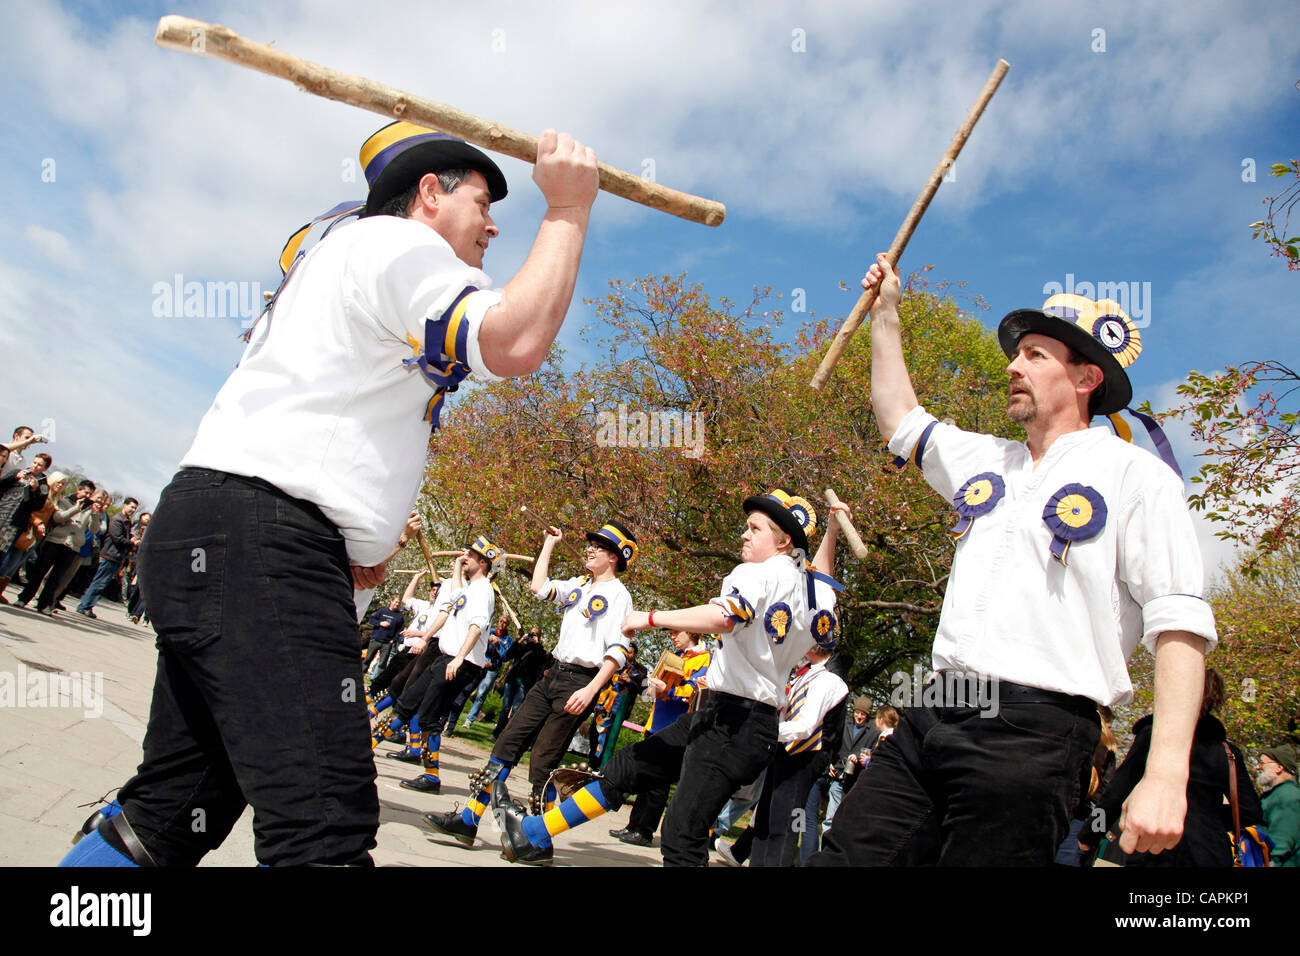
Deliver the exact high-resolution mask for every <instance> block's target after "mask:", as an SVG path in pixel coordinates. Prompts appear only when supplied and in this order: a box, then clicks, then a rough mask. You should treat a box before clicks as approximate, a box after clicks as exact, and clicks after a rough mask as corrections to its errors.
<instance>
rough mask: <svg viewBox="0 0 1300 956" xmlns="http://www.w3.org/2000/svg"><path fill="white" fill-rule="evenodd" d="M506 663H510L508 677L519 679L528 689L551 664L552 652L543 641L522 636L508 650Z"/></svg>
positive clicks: (525, 688)
mask: <svg viewBox="0 0 1300 956" xmlns="http://www.w3.org/2000/svg"><path fill="white" fill-rule="evenodd" d="M505 663H506V664H509V665H510V670H509V672H508V673H507V674H506V677H507V678H508V679H510V680H517V681H519V682H520V683H522V684H523V685H524V690H527V689H528V688H530V687H532V686H533V685H534V684H536V683H537V681H538V679H539V678H540V677H541V676H542V672H543V671H544V670H546V668H548V667H550V666H551V653H550V651H548V650H547V649H546V648H545V647H543V646H542V642H541V641H525V640H523V639H522V638H521V639H520V640H517V641H515V642H514V644H512V645H511V647H510V650H508V651H507V652H506V657H505Z"/></svg>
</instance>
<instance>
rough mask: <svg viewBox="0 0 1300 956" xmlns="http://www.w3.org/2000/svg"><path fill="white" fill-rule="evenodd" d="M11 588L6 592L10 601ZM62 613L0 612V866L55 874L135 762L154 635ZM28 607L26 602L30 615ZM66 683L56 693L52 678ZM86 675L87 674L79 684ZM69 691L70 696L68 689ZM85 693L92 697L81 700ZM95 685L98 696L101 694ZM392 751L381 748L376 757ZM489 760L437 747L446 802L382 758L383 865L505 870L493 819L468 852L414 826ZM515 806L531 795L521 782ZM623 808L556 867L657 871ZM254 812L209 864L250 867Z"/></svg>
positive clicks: (655, 854) (116, 611)
mask: <svg viewBox="0 0 1300 956" xmlns="http://www.w3.org/2000/svg"><path fill="white" fill-rule="evenodd" d="M17 594H18V589H17V588H16V587H11V588H9V590H8V591H7V592H6V596H7V597H8V598H9V600H10V601H13V600H16V598H17ZM64 603H65V604H66V605H67V607H68V608H69V610H68V611H65V612H61V613H59V614H58V615H57V616H56V617H54V618H53V619H51V618H47V617H44V616H42V615H39V614H37V613H36V612H35V611H34V610H20V609H17V608H14V607H13V606H0V865H3V866H47V865H52V864H54V863H56V862H58V860H59V859H60V858H61V857H62V856H63V854H64V853H65V852H66V851H67V848H68V846H69V843H70V840H71V837H72V834H73V833H75V832H76V831H77V830H78V829H79V828H80V826H81V824H82V822H83V821H84V820H85V818H86V817H87V816H88V815H89V814H90V812H91V810H90V808H89V807H88V806H85V805H86V804H92V803H94V802H95V801H96V800H97V798H98V797H100V795H102V794H104V793H107V792H108V791H110V790H112V789H113V788H115V787H118V786H120V785H121V784H122V783H123V782H125V781H126V779H127V778H128V777H130V776H131V774H132V773H133V772H134V771H135V768H136V765H137V764H138V763H139V760H140V742H141V740H142V739H143V737H144V727H145V721H146V720H147V719H148V716H149V699H150V693H151V690H152V688H153V674H154V666H155V663H156V652H155V650H154V644H153V638H154V635H153V631H152V630H151V629H150V628H147V627H144V626H141V625H134V624H132V623H131V622H130V620H129V619H128V618H127V616H126V612H125V610H124V609H123V608H122V606H121V605H120V604H114V603H111V602H101V603H100V605H99V607H97V608H96V614H98V615H99V619H98V620H94V621H92V620H90V619H88V618H85V617H82V616H81V615H79V614H76V613H74V612H73V611H72V610H71V609H72V608H73V607H75V606H76V604H75V600H69V601H65V602H64ZM34 606H35V605H34V604H33V607H34ZM59 674H64V675H68V676H69V677H70V678H71V680H69V681H66V682H64V687H63V688H62V693H60V688H59V687H58V686H56V685H55V684H54V683H53V681H52V680H51V678H53V677H57V675H59ZM83 675H84V676H83ZM68 685H70V687H69V686H68ZM83 687H85V688H86V689H88V690H89V691H90V693H89V694H86V693H84V692H83V691H82V688H83ZM100 688H102V691H101V690H100ZM387 749H393V748H392V747H391V745H388V744H384V745H382V746H381V747H380V751H379V753H382V752H383V751H385V750H387ZM484 757H485V754H484V752H483V751H481V750H478V749H476V748H475V747H474V746H473V745H470V744H467V743H464V742H462V741H460V740H457V739H455V738H452V739H444V742H443V748H442V755H441V767H442V777H443V792H442V795H440V796H437V797H433V796H424V795H422V794H418V793H412V792H410V791H407V790H402V789H401V788H400V787H399V786H398V781H399V780H400V779H401V778H402V777H404V776H405V777H409V776H412V768H411V767H410V765H408V764H404V763H399V762H397V761H392V760H386V759H384V758H383V757H377V759H376V765H377V769H378V773H379V781H378V784H379V800H380V806H381V810H380V827H379V837H378V840H379V846H378V847H377V848H376V849H375V850H374V858H375V862H376V863H377V864H379V865H380V866H510V865H511V864H509V863H507V862H506V861H505V860H504V859H502V858H501V856H500V842H499V835H498V832H497V828H496V826H495V824H494V822H493V820H492V817H491V814H489V815H488V816H487V817H486V818H485V819H484V821H483V823H482V825H481V826H480V828H479V842H478V844H477V845H476V846H475V847H474V849H472V850H468V849H465V848H464V847H462V846H461V845H460V844H458V843H457V842H456V841H454V840H453V839H451V838H450V837H441V836H439V835H437V834H434V833H432V832H431V831H429V830H428V829H427V828H426V827H425V826H424V825H423V824H422V823H420V820H419V818H420V814H421V813H424V812H425V811H428V810H448V809H451V807H452V806H453V805H454V804H456V803H457V802H458V801H459V802H461V803H463V802H464V801H465V799H466V798H467V797H468V788H467V777H468V775H469V774H470V773H471V772H473V771H474V770H476V769H478V767H480V766H482V762H483V760H484ZM516 776H518V777H519V778H520V782H519V784H518V785H517V787H518V789H519V790H520V791H521V792H520V793H517V794H515V795H516V796H519V797H524V796H526V795H527V783H526V781H525V780H524V779H523V775H522V774H521V773H519V772H518V771H516ZM627 813H628V810H627V809H626V808H625V809H624V810H622V811H621V812H619V813H616V814H607V815H606V816H605V817H604V818H603V819H601V820H597V821H595V822H593V823H591V824H589V825H587V826H584V827H582V828H581V829H579V830H577V831H574V832H573V833H571V834H568V835H566V836H564V837H561V838H560V840H559V841H558V842H557V844H556V850H555V865H556V866H658V865H659V863H660V857H659V849H658V847H657V846H656V847H654V848H642V847H633V846H627V845H626V844H623V843H620V842H619V841H617V840H615V839H613V838H612V837H610V836H609V835H608V833H609V830H610V829H613V828H617V827H622V826H624V825H625V824H626V823H627ZM255 864H256V860H255V859H254V857H253V834H252V811H251V810H250V811H246V812H245V814H244V816H243V817H242V818H241V819H240V821H239V823H238V824H236V826H235V829H234V831H233V832H232V833H231V835H230V837H229V839H227V840H226V842H225V844H224V845H223V846H222V847H221V848H220V849H219V850H217V851H216V852H215V853H212V854H210V855H209V856H208V857H207V859H206V860H205V861H204V864H203V865H205V866H253V865H255Z"/></svg>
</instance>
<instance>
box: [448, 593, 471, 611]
mask: <svg viewBox="0 0 1300 956" xmlns="http://www.w3.org/2000/svg"><path fill="white" fill-rule="evenodd" d="M468 600H469V599H468V598H467V597H466V596H465V595H463V594H462V595H461V596H460V597H458V598H456V603H455V604H453V605H452V606H451V615H452V617H455V616H456V615H457V614H459V613H460V609H461V608H463V607H464V606H465V604H466V602H467V601H468Z"/></svg>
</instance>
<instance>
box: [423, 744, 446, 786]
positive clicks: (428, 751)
mask: <svg viewBox="0 0 1300 956" xmlns="http://www.w3.org/2000/svg"><path fill="white" fill-rule="evenodd" d="M441 750H442V734H429V736H428V738H427V739H426V740H425V741H424V749H423V750H422V751H421V752H420V763H421V764H422V765H423V766H424V775H425V776H426V777H428V778H429V779H430V780H438V753H439V751H441ZM440 782H441V781H440Z"/></svg>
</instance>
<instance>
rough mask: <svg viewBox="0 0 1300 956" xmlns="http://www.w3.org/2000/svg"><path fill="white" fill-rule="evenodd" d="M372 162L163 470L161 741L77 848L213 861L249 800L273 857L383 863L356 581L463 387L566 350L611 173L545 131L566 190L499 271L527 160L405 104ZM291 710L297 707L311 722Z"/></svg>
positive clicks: (158, 596)
mask: <svg viewBox="0 0 1300 956" xmlns="http://www.w3.org/2000/svg"><path fill="white" fill-rule="evenodd" d="M361 162H362V166H363V167H364V170H365V174H366V180H367V182H368V184H369V186H370V191H369V195H368V197H367V199H366V203H365V206H364V207H363V208H362V209H361V213H360V214H361V219H360V221H358V222H356V223H354V224H350V225H348V226H346V227H345V228H341V229H337V230H335V231H334V232H333V233H332V234H330V235H328V236H326V237H325V238H324V239H323V240H322V241H321V242H319V243H318V244H317V245H316V246H315V247H314V248H313V249H312V250H311V251H310V252H309V253H307V254H306V255H305V256H300V257H299V258H297V259H296V260H295V261H294V262H293V264H292V265H291V266H289V267H288V269H289V274H288V275H287V276H286V279H285V281H284V283H283V284H282V285H281V287H280V289H279V290H278V292H277V293H276V295H275V297H274V298H273V299H272V302H271V304H270V306H269V307H268V311H267V312H266V313H264V314H263V317H262V318H261V320H260V321H259V322H258V324H257V325H256V326H255V327H254V328H253V329H252V330H251V332H250V336H249V345H248V348H247V349H246V351H245V353H244V355H243V358H242V359H241V361H240V363H239V366H238V368H236V369H235V371H234V373H233V374H232V375H231V377H230V378H229V380H228V381H227V382H226V384H225V386H224V387H223V388H222V389H221V391H220V393H219V394H218V395H217V397H216V400H215V402H214V403H213V406H212V408H211V409H209V411H208V413H207V415H206V416H205V417H204V419H203V421H202V422H201V424H200V425H199V430H198V435H197V436H196V438H195V441H194V444H193V446H192V447H191V449H190V451H189V452H188V453H187V454H186V455H185V457H184V459H183V460H182V463H181V465H182V470H181V471H180V472H179V473H178V474H177V475H176V477H175V478H174V479H173V481H172V483H171V484H170V485H169V486H168V487H167V488H166V489H165V490H164V491H163V493H162V498H161V502H160V504H159V506H158V509H157V512H156V515H155V519H154V522H153V524H152V526H151V528H150V531H149V536H148V538H147V539H146V540H145V544H144V548H143V550H142V552H141V555H140V580H141V581H142V582H143V584H144V590H145V599H146V601H147V603H148V605H149V609H150V613H151V615H152V617H153V624H154V627H155V628H156V630H157V632H158V647H159V658H158V671H157V678H156V683H155V689H154V698H153V705H152V709H151V712H150V717H149V725H148V730H147V733H146V736H145V741H144V760H143V762H142V764H141V766H140V769H139V771H138V773H137V774H136V776H135V777H134V778H133V779H132V780H131V781H130V782H129V783H127V785H126V786H125V787H123V788H122V791H121V795H120V804H121V812H120V813H116V812H114V811H115V808H110V811H109V812H111V813H112V816H108V815H105V816H104V818H103V819H102V820H101V821H100V822H99V823H98V825H96V826H95V828H94V830H93V831H92V832H91V833H90V834H89V835H88V836H87V837H86V839H83V840H82V841H81V842H80V843H79V844H78V845H77V846H76V847H75V848H74V849H73V851H72V852H71V853H70V854H69V856H68V858H67V859H66V860H65V863H67V864H69V865H92V866H115V865H116V866H131V865H140V866H153V865H158V866H193V865H194V864H196V863H197V862H198V861H199V860H200V859H201V858H202V857H203V855H204V854H205V853H207V852H208V851H209V850H211V849H213V848H215V847H216V846H218V845H220V843H221V842H222V841H223V840H224V839H225V837H226V835H227V834H228V833H229V832H230V828H231V827H232V826H233V825H234V823H235V820H236V819H238V817H239V815H240V814H241V813H242V812H243V810H244V807H245V805H246V803H247V804H252V805H253V807H254V809H255V810H256V817H255V822H254V833H255V843H256V847H255V849H256V854H257V858H258V860H259V861H260V862H262V863H264V864H268V865H303V864H332V865H369V864H370V863H371V859H370V854H369V852H368V851H369V850H370V849H371V848H372V847H374V846H375V833H376V830H377V828H378V825H379V800H378V795H377V793H376V789H375V768H374V762H373V760H372V759H371V751H370V748H369V747H368V746H366V744H367V741H368V738H369V729H368V720H367V716H366V708H365V704H364V700H363V696H362V674H361V667H360V664H361V662H360V659H359V656H358V654H357V613H356V610H355V608H354V602H353V591H354V589H358V590H364V589H366V588H372V587H374V586H376V585H377V584H379V583H380V582H381V581H382V580H383V579H384V575H385V559H386V556H388V555H389V554H390V552H391V550H392V547H393V543H394V542H395V541H396V540H397V538H398V533H399V532H400V531H401V529H402V526H403V524H404V523H405V521H406V517H407V515H408V514H409V512H410V510H411V506H412V505H413V503H414V502H415V498H416V494H417V492H418V491H419V488H420V483H421V481H422V479H423V474H424V468H425V459H426V455H427V454H428V441H429V431H430V427H431V426H432V427H433V428H436V427H437V424H438V416H439V412H440V410H441V407H442V402H443V399H444V397H445V395H446V393H447V392H448V391H451V390H454V389H455V388H456V387H457V385H458V384H459V382H460V381H461V380H463V379H464V378H465V377H466V376H467V375H469V374H470V373H471V372H472V373H473V374H474V375H475V376H476V377H477V378H479V379H481V380H488V381H493V380H497V379H499V378H505V377H510V376H520V375H529V374H531V373H532V372H534V371H535V370H536V369H537V368H538V367H540V365H541V363H542V361H543V360H544V359H545V356H546V354H547V352H548V351H549V350H550V347H551V343H552V342H553V341H554V339H555V336H556V335H557V333H558V332H559V330H560V325H561V323H562V322H563V320H564V316H565V313H566V312H567V310H568V307H569V301H570V298H571V297H572V294H573V289H574V285H575V282H576V280H577V273H578V265H579V261H580V259H581V256H582V250H583V244H584V241H585V238H586V233H587V225H588V220H589V217H590V212H591V206H592V203H593V201H594V200H595V197H596V192H597V185H598V175H597V170H596V158H595V155H594V154H593V152H592V150H591V149H589V148H587V147H585V146H583V145H582V144H581V143H579V142H576V141H575V140H574V139H573V138H572V137H570V136H568V135H567V134H563V133H560V134H557V133H556V132H555V131H554V130H547V131H545V132H544V133H542V135H541V137H540V139H539V141H538V146H537V158H536V164H535V166H534V169H533V180H534V181H535V182H536V183H537V186H538V188H539V189H540V190H541V192H542V195H543V197H544V198H545V199H546V203H547V209H546V213H545V215H544V216H543V219H542V222H541V225H540V227H539V229H538V232H537V238H536V239H535V240H534V242H533V246H532V250H531V252H530V254H529V256H528V259H527V261H526V262H525V263H524V265H523V267H522V268H521V269H520V270H519V272H518V273H517V274H516V275H515V276H514V277H513V278H512V279H511V280H510V281H509V282H507V283H506V285H505V288H504V289H503V290H502V291H500V292H494V291H491V290H490V288H489V287H490V284H491V283H490V280H489V278H488V276H487V275H485V274H484V273H483V272H482V271H481V269H480V267H481V266H482V264H483V259H484V255H485V253H486V251H487V249H488V246H489V243H490V242H491V240H492V239H494V238H495V237H496V236H497V235H498V232H499V230H498V228H497V225H496V223H495V221H494V220H493V217H492V214H491V212H490V208H491V206H492V204H493V203H494V202H495V201H497V200H499V199H501V198H503V197H504V196H505V194H506V182H505V178H504V176H502V174H501V171H500V169H498V168H497V166H496V164H495V163H494V162H492V160H490V159H489V158H488V157H487V156H486V155H485V154H483V153H482V152H480V151H479V150H477V149H475V148H473V147H471V146H469V145H467V144H465V143H463V142H461V141H460V140H456V139H452V138H451V137H449V136H446V135H444V134H442V133H437V132H434V131H432V130H429V129H424V128H421V127H418V126H414V125H413V124H410V123H405V122H398V123H392V124H389V125H388V126H385V127H384V128H383V129H381V130H379V131H378V132H377V133H376V134H374V135H373V136H372V137H371V138H370V139H369V140H367V142H366V143H365V144H364V145H363V147H362V150H361ZM377 449H383V450H384V451H383V453H382V454H380V453H378V452H377V451H376V450H377ZM274 726H290V727H293V728H295V734H296V737H295V739H294V741H293V743H292V745H289V744H286V743H285V742H284V741H283V740H282V739H281V738H279V737H277V736H275V735H269V734H267V733H266V729H267V728H269V727H274ZM198 816H201V817H202V819H203V821H204V824H203V826H202V827H201V828H200V827H196V826H194V825H193V824H194V821H195V819H197V817H198Z"/></svg>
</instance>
